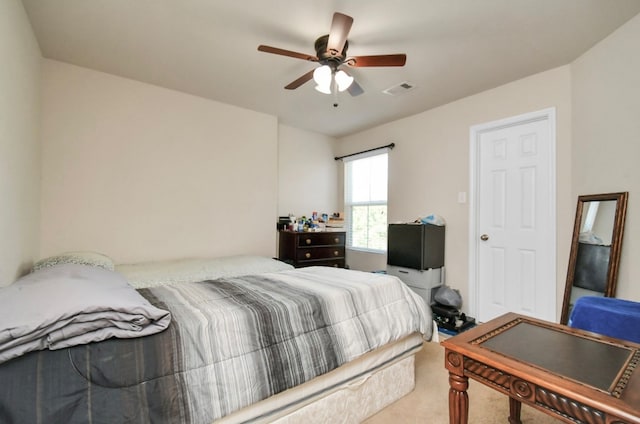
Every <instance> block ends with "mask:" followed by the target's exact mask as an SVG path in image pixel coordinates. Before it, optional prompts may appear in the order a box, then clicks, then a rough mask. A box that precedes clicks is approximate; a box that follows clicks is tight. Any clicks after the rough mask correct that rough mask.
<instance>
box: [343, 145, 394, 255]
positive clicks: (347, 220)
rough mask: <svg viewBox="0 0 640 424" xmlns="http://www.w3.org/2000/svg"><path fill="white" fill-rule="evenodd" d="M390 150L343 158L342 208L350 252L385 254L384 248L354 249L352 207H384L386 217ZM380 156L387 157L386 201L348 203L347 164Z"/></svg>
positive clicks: (379, 150) (385, 248)
mask: <svg viewBox="0 0 640 424" xmlns="http://www.w3.org/2000/svg"><path fill="white" fill-rule="evenodd" d="M389 150H390V149H388V148H384V149H378V150H376V151H372V152H365V153H361V154H357V155H353V156H350V157H348V158H344V159H343V161H344V166H345V169H344V176H345V178H344V194H345V198H344V206H345V225H346V231H347V242H346V248H347V249H350V250H356V251H360V252H368V253H378V254H384V253H387V247H386V246H385V247H384V249H373V248H366V247H354V246H353V239H352V234H353V231H352V222H351V221H352V207H354V206H356V207H357V206H386V208H387V217H388V214H389V197H388V187H389V173H388V171H389V156H388V152H389ZM381 155H386V156H387V181H386V184H387V187H386V189H387V199H386V200H385V201H380V200H374V201H367V202H351V201H350V198H349V197H350V194H351V190H350V187H349V186H350V184H351V174H350V172H349V171H348V169H347V167H348V163H349V162H353V161H356V160H360V159H365V158H369V157H372V156H381ZM367 230H369V227H367ZM368 239H369V235H368V234H367V240H368Z"/></svg>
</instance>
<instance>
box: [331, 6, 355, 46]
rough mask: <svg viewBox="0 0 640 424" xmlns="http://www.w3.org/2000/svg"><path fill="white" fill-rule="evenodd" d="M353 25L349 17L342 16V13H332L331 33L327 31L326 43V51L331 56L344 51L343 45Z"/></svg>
mask: <svg viewBox="0 0 640 424" xmlns="http://www.w3.org/2000/svg"><path fill="white" fill-rule="evenodd" d="M352 24H353V18H352V17H351V16H347V15H343V14H342V13H338V12H336V13H334V14H333V21H332V22H331V31H329V40H328V41H327V51H328V52H331V53H332V54H333V55H338V54H340V53H342V49H344V43H346V42H347V36H348V35H349V31H351V25H352Z"/></svg>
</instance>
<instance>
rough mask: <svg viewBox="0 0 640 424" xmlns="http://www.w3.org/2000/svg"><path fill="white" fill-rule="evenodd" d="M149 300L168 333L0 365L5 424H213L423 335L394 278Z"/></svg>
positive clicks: (423, 321) (425, 325) (276, 284)
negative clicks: (162, 313) (167, 320)
mask: <svg viewBox="0 0 640 424" xmlns="http://www.w3.org/2000/svg"><path fill="white" fill-rule="evenodd" d="M139 292H140V293H141V294H142V295H143V296H144V297H145V298H146V299H148V300H149V301H150V302H151V303H152V304H153V305H155V306H157V307H159V308H161V309H166V310H169V311H170V312H171V315H172V323H171V325H170V326H169V328H168V329H167V330H165V331H164V332H162V333H159V334H155V335H152V336H147V337H142V338H138V339H126V340H125V339H110V340H106V341H103V342H99V343H93V344H89V345H86V346H76V347H73V348H69V349H63V350H60V351H41V352H33V353H30V354H27V355H25V356H23V357H21V358H17V359H15V360H12V361H9V362H7V363H5V364H2V365H0V380H1V381H2V382H3V386H4V387H3V390H1V391H0V422H33V423H36V422H47V423H49V422H65V423H87V422H93V423H210V422H213V421H214V420H215V419H218V418H220V417H223V416H225V415H227V414H229V413H231V412H233V411H235V410H237V409H239V408H242V407H244V406H246V405H250V404H252V403H255V402H257V401H260V400H262V399H265V398H267V397H269V396H272V395H274V394H276V393H279V392H281V391H283V390H286V389H288V388H291V387H294V386H296V385H298V384H301V383H303V382H305V381H308V380H310V379H312V378H314V377H316V376H318V375H321V374H324V373H326V372H328V371H331V370H332V369H334V368H336V367H339V366H340V365H342V364H344V363H346V362H348V361H351V360H353V359H355V358H357V357H359V356H361V355H362V354H364V353H366V352H368V351H371V350H373V349H375V348H377V347H380V346H382V345H384V344H387V343H389V342H392V341H395V340H398V339H400V338H402V337H404V336H406V335H408V334H410V333H412V332H416V331H419V332H421V333H422V334H423V335H424V337H425V339H429V338H430V337H431V316H430V312H429V311H428V309H427V308H426V307H425V305H424V303H423V302H422V300H421V299H420V298H419V297H418V296H417V295H415V294H414V293H413V292H412V291H411V290H410V289H409V288H407V287H406V286H405V285H404V284H402V283H401V282H400V280H398V279H396V278H395V277H392V276H386V275H380V274H371V273H364V272H358V271H349V270H344V269H334V268H325V267H313V268H302V269H296V270H290V271H283V272H276V273H268V274H259V275H250V276H243V277H237V278H226V279H220V280H214V281H203V282H198V283H184V284H174V285H164V286H159V287H152V288H147V289H140V290H139Z"/></svg>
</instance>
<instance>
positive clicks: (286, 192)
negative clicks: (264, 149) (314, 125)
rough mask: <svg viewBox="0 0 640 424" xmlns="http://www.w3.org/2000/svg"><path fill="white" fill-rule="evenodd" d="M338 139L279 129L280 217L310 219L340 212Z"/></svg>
mask: <svg viewBox="0 0 640 424" xmlns="http://www.w3.org/2000/svg"><path fill="white" fill-rule="evenodd" d="M335 144H336V139H335V138H333V137H329V136H326V135H323V134H318V133H313V132H309V131H305V130H300V129H297V128H294V127H290V126H287V125H282V124H281V125H280V126H279V133H278V214H279V216H286V215H289V213H292V214H294V215H296V216H302V215H305V216H307V217H308V216H310V215H311V213H312V212H313V211H316V212H318V213H323V212H326V213H329V214H330V213H333V212H336V211H337V209H336V208H337V207H338V195H337V192H336V187H337V186H338V172H337V170H338V164H340V162H336V161H335V160H334V157H335V154H334V150H335Z"/></svg>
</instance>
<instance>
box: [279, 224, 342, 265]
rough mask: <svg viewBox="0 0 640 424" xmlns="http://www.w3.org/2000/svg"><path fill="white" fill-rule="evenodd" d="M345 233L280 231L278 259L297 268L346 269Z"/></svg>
mask: <svg viewBox="0 0 640 424" xmlns="http://www.w3.org/2000/svg"><path fill="white" fill-rule="evenodd" d="M345 241H346V233H345V232H344V231H322V232H300V231H280V248H279V252H278V259H280V260H281V261H284V262H287V263H289V264H291V265H293V266H295V267H296V268H300V267H304V266H316V265H319V266H333V267H337V268H344V267H345V259H344V253H345Z"/></svg>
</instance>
